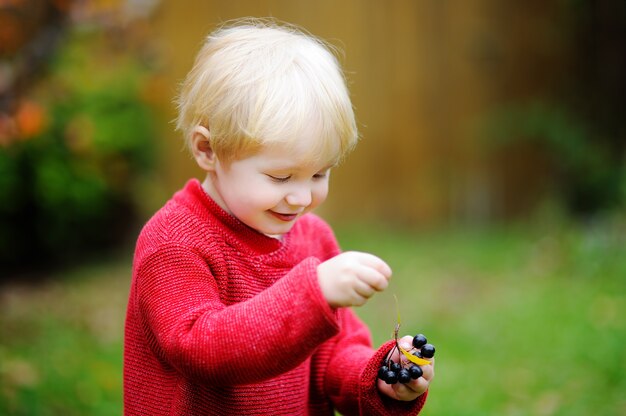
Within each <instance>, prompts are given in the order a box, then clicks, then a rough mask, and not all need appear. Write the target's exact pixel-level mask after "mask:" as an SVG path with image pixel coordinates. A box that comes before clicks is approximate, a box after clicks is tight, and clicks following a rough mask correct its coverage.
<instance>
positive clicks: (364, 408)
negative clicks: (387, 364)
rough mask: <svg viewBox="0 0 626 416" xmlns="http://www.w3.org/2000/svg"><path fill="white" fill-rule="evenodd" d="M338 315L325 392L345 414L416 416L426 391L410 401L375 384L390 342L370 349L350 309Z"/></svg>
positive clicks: (348, 415)
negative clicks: (383, 391)
mask: <svg viewBox="0 0 626 416" xmlns="http://www.w3.org/2000/svg"><path fill="white" fill-rule="evenodd" d="M341 312H342V314H341V326H342V330H341V333H340V334H339V335H337V336H336V337H335V343H334V347H333V352H332V357H331V359H330V361H329V363H328V366H327V370H326V378H325V380H326V381H325V384H326V389H327V392H328V395H329V397H330V399H331V401H332V402H333V404H334V405H335V407H336V408H337V410H338V411H339V412H340V413H341V414H343V415H345V416H350V415H374V416H379V415H380V416H384V415H407V416H408V415H416V414H418V413H419V412H420V410H421V409H422V407H423V406H424V403H425V400H426V395H427V394H426V393H425V394H423V395H422V396H420V397H418V398H417V399H416V400H413V401H410V402H404V401H398V400H395V399H392V398H390V397H387V396H385V395H383V394H381V393H380V392H379V391H378V388H377V386H376V384H377V380H376V379H377V377H378V368H379V367H380V363H381V362H382V361H383V358H384V357H385V356H386V355H387V354H388V353H389V351H390V350H391V348H392V346H393V341H391V342H388V343H385V344H384V345H383V346H381V347H380V348H379V349H378V350H377V351H374V350H372V347H371V340H370V335H369V330H368V329H367V328H366V327H365V325H364V324H363V323H362V322H361V321H360V320H359V318H358V317H357V316H356V315H355V314H354V312H353V311H352V310H350V309H343V310H342V311H341Z"/></svg>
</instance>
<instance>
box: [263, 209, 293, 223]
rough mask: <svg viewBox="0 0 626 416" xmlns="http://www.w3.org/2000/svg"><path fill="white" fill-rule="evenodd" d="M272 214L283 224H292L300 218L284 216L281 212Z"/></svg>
mask: <svg viewBox="0 0 626 416" xmlns="http://www.w3.org/2000/svg"><path fill="white" fill-rule="evenodd" d="M269 212H270V214H272V215H273V216H274V217H275V218H278V219H279V220H281V221H283V222H290V221H293V220H295V219H296V218H298V215H299V214H283V213H280V212H276V211H269Z"/></svg>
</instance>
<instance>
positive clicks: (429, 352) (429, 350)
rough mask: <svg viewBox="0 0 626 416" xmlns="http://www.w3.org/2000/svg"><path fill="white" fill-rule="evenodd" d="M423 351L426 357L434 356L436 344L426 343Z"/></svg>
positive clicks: (423, 355)
mask: <svg viewBox="0 0 626 416" xmlns="http://www.w3.org/2000/svg"><path fill="white" fill-rule="evenodd" d="M421 351H422V357H424V358H433V357H434V356H435V346H434V345H433V344H426V345H424V346H423V347H422V350H421Z"/></svg>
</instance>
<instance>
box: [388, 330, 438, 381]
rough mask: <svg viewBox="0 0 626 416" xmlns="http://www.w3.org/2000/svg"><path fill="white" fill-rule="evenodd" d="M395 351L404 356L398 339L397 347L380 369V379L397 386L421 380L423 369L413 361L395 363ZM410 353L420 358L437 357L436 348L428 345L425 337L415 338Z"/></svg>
mask: <svg viewBox="0 0 626 416" xmlns="http://www.w3.org/2000/svg"><path fill="white" fill-rule="evenodd" d="M394 350H397V351H398V353H399V355H400V356H402V354H400V351H401V348H400V345H398V341H397V338H396V345H395V346H394V347H393V349H392V350H391V352H390V354H389V355H388V357H389V358H387V359H385V360H384V361H383V363H382V365H381V366H380V368H379V369H378V378H379V379H381V380H383V381H384V382H385V383H387V384H396V383H397V382H400V383H403V384H406V383H409V382H410V381H411V380H416V379H418V378H420V377H421V376H422V367H420V366H419V365H417V364H414V363H412V362H411V361H408V362H407V363H403V360H402V359H400V362H399V363H397V362H395V361H393V360H392V359H391V357H392V356H393V352H394ZM408 352H409V353H410V354H413V355H414V356H416V357H418V358H433V357H434V356H435V346H434V345H432V344H428V340H427V339H426V337H425V336H424V335H422V334H418V335H415V336H414V337H413V348H412V349H411V350H410V351H408ZM401 363H402V364H401Z"/></svg>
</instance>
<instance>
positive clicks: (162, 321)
mask: <svg viewBox="0 0 626 416" xmlns="http://www.w3.org/2000/svg"><path fill="white" fill-rule="evenodd" d="M318 264H319V260H317V259H315V258H313V257H310V258H307V259H305V260H304V261H302V262H301V263H300V264H298V265H297V266H296V267H295V268H293V269H292V270H291V271H290V272H289V273H288V274H287V275H285V276H284V277H283V278H281V279H280V280H279V281H277V282H276V283H275V284H274V285H272V286H270V287H269V288H267V289H266V290H264V291H263V292H261V293H259V294H258V295H256V296H254V297H252V298H250V299H248V300H246V301H244V302H240V303H237V304H233V305H229V306H225V305H224V304H223V303H222V302H221V300H220V297H219V293H218V288H217V285H216V283H215V280H214V279H213V277H212V275H211V273H210V270H209V268H208V267H207V265H206V263H205V261H204V259H203V258H202V257H201V256H200V255H198V254H196V253H195V252H193V251H192V250H190V249H188V248H186V247H180V246H177V245H167V246H164V247H161V248H160V249H159V250H158V251H156V252H154V253H152V254H150V255H148V256H147V257H144V258H143V260H142V261H141V264H138V265H137V270H136V278H135V285H136V287H135V293H136V299H135V301H136V302H137V303H138V305H137V308H138V310H139V311H140V314H141V319H142V322H143V326H144V331H145V334H146V337H147V338H148V342H149V344H150V345H151V348H152V349H153V351H154V353H155V355H157V356H158V357H159V358H160V359H161V360H162V361H164V362H165V363H167V365H169V366H171V367H173V368H175V369H176V370H177V371H179V372H181V373H183V374H184V375H185V377H187V378H189V379H196V380H198V381H204V382H209V383H216V384H221V385H236V384H246V383H253V382H258V381H262V380H265V379H269V378H271V377H274V376H276V375H278V374H281V373H284V372H286V371H288V370H290V369H292V368H295V367H296V366H297V365H298V364H300V363H302V362H303V361H304V360H306V359H307V358H308V357H309V356H310V355H311V354H312V353H313V351H314V350H315V349H316V348H317V347H318V346H319V343H322V342H324V341H325V340H328V339H329V338H331V337H332V336H334V335H335V334H337V333H338V331H339V327H338V323H337V321H336V314H335V312H334V311H333V310H332V309H331V308H330V307H329V306H328V304H327V302H326V301H324V298H323V295H322V293H321V290H320V288H319V285H318V283H317V273H316V267H317V265H318ZM303 339H309V340H311V339H314V340H316V342H315V343H313V342H311V343H306V342H302V340H303Z"/></svg>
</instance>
